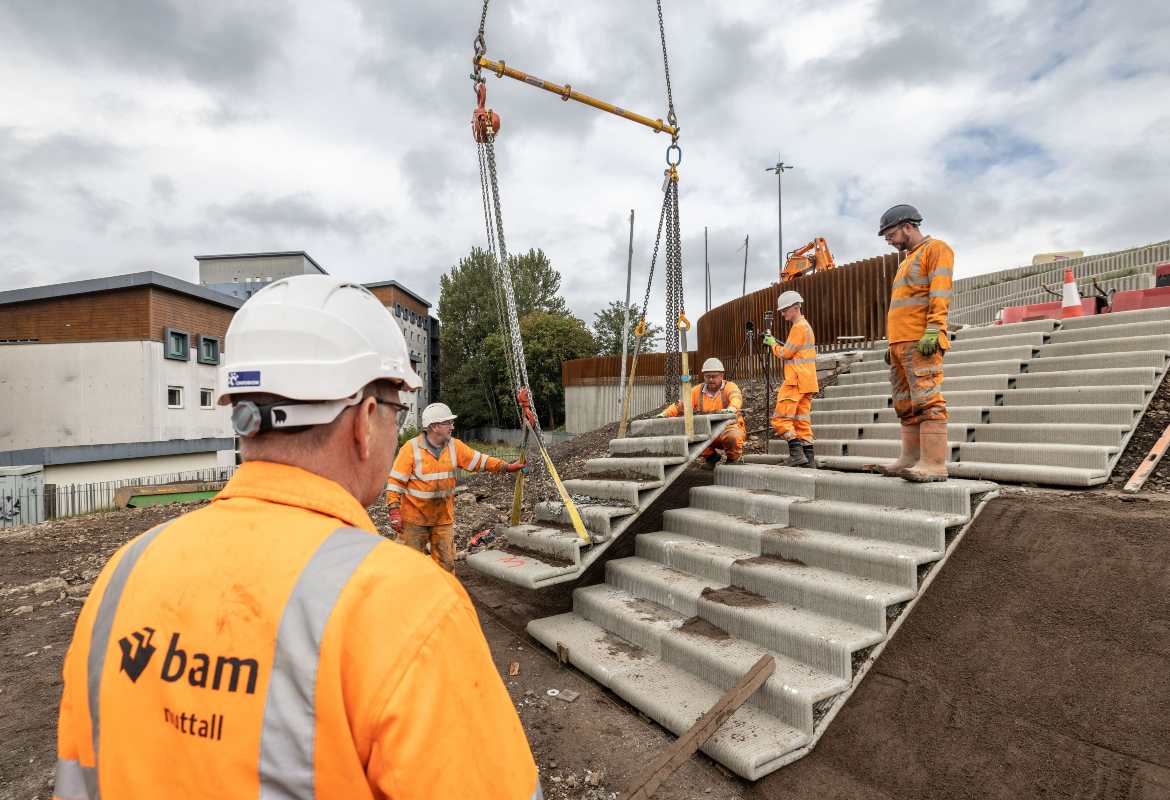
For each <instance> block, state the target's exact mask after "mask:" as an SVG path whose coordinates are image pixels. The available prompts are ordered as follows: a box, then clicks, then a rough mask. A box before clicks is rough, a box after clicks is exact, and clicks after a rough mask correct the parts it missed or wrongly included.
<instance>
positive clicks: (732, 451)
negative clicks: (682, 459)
mask: <svg viewBox="0 0 1170 800" xmlns="http://www.w3.org/2000/svg"><path fill="white" fill-rule="evenodd" d="M746 438H747V436H746V434H745V433H744V430H743V428H741V427H740V426H739V425H737V424H736V423H734V422H733V423H731V424H730V425H728V426H727V427H726V428H724V429H723V433H721V434H719V437H718V438H717V439H712V440H711V444H709V445H707V447H706V448H704V450H703V452H702V453H700V454H699V457H700V458H707V457H709V456H713V455H715V454H716V451H719V450H722V451H723V452H724V453H726V454H727V460H728V461H735V460H737V459H738V458H739V457H740V456H742V455H743V443H744V440H745V439H746Z"/></svg>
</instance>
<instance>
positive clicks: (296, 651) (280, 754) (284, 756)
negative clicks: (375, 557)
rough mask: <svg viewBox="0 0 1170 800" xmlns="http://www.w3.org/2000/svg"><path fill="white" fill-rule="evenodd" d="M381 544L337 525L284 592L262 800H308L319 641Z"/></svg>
mask: <svg viewBox="0 0 1170 800" xmlns="http://www.w3.org/2000/svg"><path fill="white" fill-rule="evenodd" d="M380 541H381V538H380V537H378V536H376V535H374V534H372V533H369V532H368V531H363V530H359V529H357V528H338V529H337V530H336V531H334V532H333V533H331V534H330V535H329V537H328V538H327V539H326V540H325V541H324V542H322V543H321V546H320V547H318V548H317V552H315V553H313V556H312V558H310V559H309V561H308V563H307V564H305V567H304V569H302V570H301V574H300V576H299V577H298V578H297V582H296V585H295V586H293V589H292V593H291V594H289V597H288V602H287V603H285V606H284V613H283V614H281V617H280V627H279V628H278V629H277V631H276V649H275V653H274V655H273V658H272V675H271V677H270V678H269V680H268V697H267V699H266V700H265V702H264V722H263V727H262V728H261V730H260V764H259V776H260V798H261V800H310V798H313V797H315V794H316V785H315V783H316V776H315V770H314V768H313V750H314V746H315V741H316V735H317V713H316V710H317V697H316V692H317V662H318V660H319V659H320V655H321V637H322V636H323V635H324V632H325V625H326V623H328V622H329V617H330V615H331V614H332V613H333V607H334V606H335V605H336V603H337V598H338V596H339V595H340V594H341V590H342V589H343V588H344V587H345V585H346V583H348V582H349V579H350V577H351V576H352V575H353V572H354V570H355V569H357V567H358V565H359V564H361V563H362V560H363V559H365V557H366V556H367V555H368V554H369V552H370V551H371V550H373V549H374V547H375V546H377V544H378V543H379V542H380Z"/></svg>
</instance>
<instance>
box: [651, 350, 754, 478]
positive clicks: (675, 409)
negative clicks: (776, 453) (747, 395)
mask: <svg viewBox="0 0 1170 800" xmlns="http://www.w3.org/2000/svg"><path fill="white" fill-rule="evenodd" d="M724 372H725V370H724V369H723V362H722V361H720V360H719V359H717V358H708V359H707V360H706V361H704V362H703V382H702V383H701V384H699V385H698V386H695V387H694V388H693V389H691V409H692V410H693V411H694V413H696V414H718V413H720V412H723V411H734V412H735V421H734V422H732V423H730V424H729V425H728V426H727V427H726V428H724V429H723V433H721V434H719V438H718V439H715V440H714V441H713V442H711V444H710V445H709V446H708V447H707V448H705V449H704V450H703V452H702V453H700V454H699V457H700V458H702V459H704V461H705V463H704V465H703V468H704V469H715V465H716V464H718V463H719V451H721V450H722V451H723V452H724V453H726V454H727V463H728V464H735V463H736V462H738V461H739V457H740V456H741V455H743V443H744V442H745V441H746V440H747V426H746V425H745V424H744V421H743V410H742V409H743V393H742V392H740V390H739V387H738V386H736V385H735V384H734V383H732V382H731V381H729V380H725V379H724ZM682 413H683V407H682V404H681V403H674V404H673V405H669V406H667V407H666V408H665V409H663V411H662V413H661V414H659V415H658V416H660V417H677V416H681V415H682Z"/></svg>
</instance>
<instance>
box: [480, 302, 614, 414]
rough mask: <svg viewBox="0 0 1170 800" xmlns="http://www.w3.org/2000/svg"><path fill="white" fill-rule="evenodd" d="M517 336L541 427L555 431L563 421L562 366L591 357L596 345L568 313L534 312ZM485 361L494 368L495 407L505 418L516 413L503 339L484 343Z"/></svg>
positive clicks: (585, 330) (586, 331)
mask: <svg viewBox="0 0 1170 800" xmlns="http://www.w3.org/2000/svg"><path fill="white" fill-rule="evenodd" d="M520 336H521V338H523V340H524V354H525V357H526V360H527V364H528V385H529V386H530V387H531V388H532V395H533V398H534V399H535V401H536V412H537V414H538V415H539V416H540V422H541V425H543V426H544V427H546V428H549V429H552V428H555V427H556V426H557V424H558V422H557V421H558V420H560V421H562V422H563V421H564V419H565V387H564V384H563V383H562V382H561V364H562V362H565V361H568V360H569V359H573V358H586V357H588V356H591V355H593V353H594V350H595V349H596V344H595V343H594V341H593V334H591V333H590V332H589V329H588V328H587V327H585V323H584V322H582V321H581V320H579V319H577V318H576V317H573V316H569V315H567V314H550V313H548V312H544V311H533V312H532V313H530V314H528V315H527V316H525V317H524V318H523V319H521V320H520ZM485 344H486V350H487V355H488V360H489V362H490V363H492V364H493V365H494V366H495V367H496V368H497V369H498V373H497V374H496V376H495V385H496V387H497V398H496V404H497V406H498V407H500V408H502V409H505V415H508V414H514V413H515V408H516V405H515V400H514V398H512V385H511V383H510V382H509V381H508V377H507V374H506V373H507V367H506V366H505V364H506V362H505V360H504V337H503V336H501V335H500V334H493V335H492V336H489V337H488V339H487V341H486V343H485Z"/></svg>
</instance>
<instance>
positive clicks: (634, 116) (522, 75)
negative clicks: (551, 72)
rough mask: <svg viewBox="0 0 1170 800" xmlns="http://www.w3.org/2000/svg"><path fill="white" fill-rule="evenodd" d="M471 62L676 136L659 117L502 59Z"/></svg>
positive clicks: (476, 58) (675, 127)
mask: <svg viewBox="0 0 1170 800" xmlns="http://www.w3.org/2000/svg"><path fill="white" fill-rule="evenodd" d="M471 61H472V63H473V64H476V65H477V66H480V67H482V68H484V69H489V70H491V71H492V72H494V73H496V75H497V76H499V77H501V78H502V77H504V76H505V75H506V76H508V77H509V78H512V79H513V80H518V81H520V82H522V83H527V84H528V85H529V86H535V87H536V88H537V89H544V90H545V91H546V92H552V93H553V94H555V95H557V96H559V97H560V98H561V99H562V100H576V101H577V102H578V103H583V104H585V105H587V106H589V107H591V108H596V109H598V110H599V111H607V112H609V113H610V114H616V115H617V116H619V117H622V118H623V119H628V120H630V122H637V123H638V124H639V125H645V126H646V127H647V128H653V129H654V130H655V131H657V132H659V133H669V134H670V135H671V136H678V127H677V126H675V125H670V124H668V123H666V122H663V121H662V120H660V119H651V118H650V117H647V116H645V115H643V114H639V113H637V112H635V111H630V110H629V109H628V108H622V107H621V106H615V105H614V104H613V103H607V102H605V101H604V100H598V99H597V98H596V97H590V96H589V95H587V94H583V93H581V92H578V91H577V90H576V89H574V88H573V87H572V86H569V85H568V84H565V85H564V86H561V85H560V84H559V83H553V82H552V81H546V80H545V79H544V78H538V77H536V76H535V75H529V74H528V73H527V72H521V71H520V70H518V69H515V68H513V67H509V66H508V65H507V64H505V63H504V62H503V61H492V60H491V59H490V58H485V57H484V56H479V57H473V58H472V60H471Z"/></svg>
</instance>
